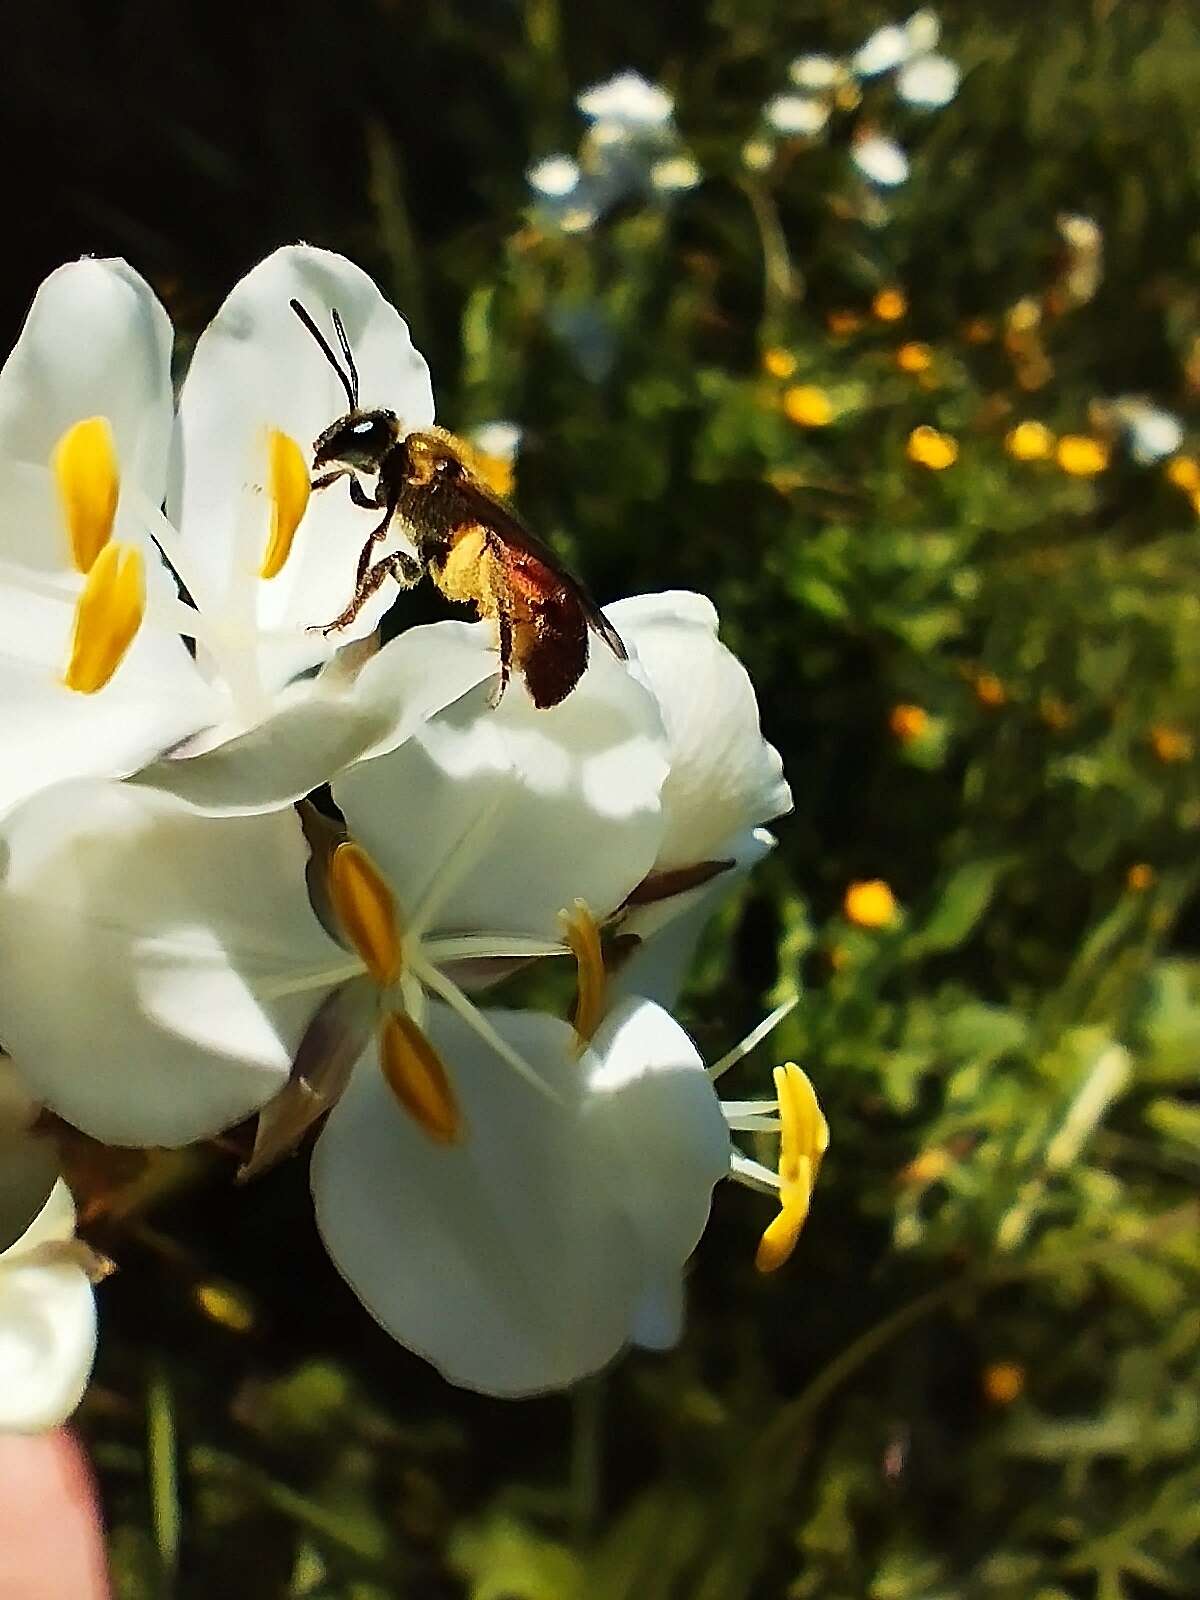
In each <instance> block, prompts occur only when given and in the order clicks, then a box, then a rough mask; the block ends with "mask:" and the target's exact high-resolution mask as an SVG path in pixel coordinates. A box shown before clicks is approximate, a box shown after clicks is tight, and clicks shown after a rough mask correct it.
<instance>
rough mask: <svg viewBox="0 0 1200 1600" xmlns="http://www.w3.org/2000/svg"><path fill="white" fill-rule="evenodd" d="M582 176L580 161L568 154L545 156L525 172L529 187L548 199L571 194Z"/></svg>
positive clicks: (559, 198) (558, 198) (561, 197)
mask: <svg viewBox="0 0 1200 1600" xmlns="http://www.w3.org/2000/svg"><path fill="white" fill-rule="evenodd" d="M580 176H581V174H580V171H579V163H578V162H577V161H576V160H575V159H574V158H573V157H572V156H567V155H553V156H544V157H543V158H542V160H541V161H535V162H534V164H533V166H531V167H530V168H529V170H528V172H527V173H526V174H525V177H526V179H527V181H528V183H529V187H530V188H531V189H533V190H535V191H536V192H537V193H538V194H541V195H545V197H546V198H547V199H548V200H562V199H563V198H564V197H565V196H567V195H569V194H571V193H572V192H573V190H574V189H575V188H576V187H577V186H578V184H579V179H580Z"/></svg>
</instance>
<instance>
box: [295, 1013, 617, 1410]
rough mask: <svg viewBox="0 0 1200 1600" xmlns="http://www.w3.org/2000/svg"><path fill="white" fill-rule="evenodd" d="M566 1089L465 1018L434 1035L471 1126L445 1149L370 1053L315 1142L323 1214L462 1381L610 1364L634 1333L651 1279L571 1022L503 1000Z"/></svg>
mask: <svg viewBox="0 0 1200 1600" xmlns="http://www.w3.org/2000/svg"><path fill="white" fill-rule="evenodd" d="M486 1015H487V1016H488V1017H489V1018H490V1020H491V1021H492V1022H493V1024H495V1025H496V1026H497V1027H499V1028H500V1029H501V1031H502V1032H503V1034H504V1037H505V1038H506V1039H508V1040H509V1042H510V1043H511V1044H512V1045H514V1046H515V1047H516V1048H517V1049H519V1050H521V1051H522V1052H523V1053H524V1055H525V1056H526V1058H527V1059H528V1060H530V1061H531V1062H532V1064H533V1065H534V1067H535V1068H536V1070H537V1071H538V1072H539V1073H541V1074H542V1076H543V1077H544V1078H545V1080H546V1081H547V1082H549V1083H551V1084H552V1085H553V1087H554V1088H555V1089H556V1090H557V1091H558V1092H559V1094H560V1095H561V1096H562V1099H561V1101H558V1102H555V1101H552V1100H550V1099H548V1098H547V1097H546V1096H544V1095H540V1094H537V1093H535V1092H534V1091H532V1090H529V1089H527V1088H526V1087H525V1086H524V1085H522V1084H521V1083H520V1082H519V1081H518V1080H517V1079H515V1078H514V1076H513V1074H512V1073H511V1072H509V1071H508V1070H507V1069H505V1068H504V1067H503V1066H502V1064H501V1063H499V1062H498V1061H497V1060H496V1059H495V1057H494V1056H491V1055H490V1053H489V1052H487V1051H486V1048H485V1047H483V1046H481V1045H480V1043H479V1041H478V1040H477V1039H476V1037H475V1036H474V1035H473V1034H471V1033H469V1032H468V1031H467V1030H466V1028H465V1026H464V1024H463V1023H461V1022H460V1021H459V1020H458V1019H457V1018H456V1017H454V1016H452V1015H450V1014H449V1013H447V1012H446V1011H445V1010H444V1009H443V1008H442V1007H440V1006H434V1007H432V1008H431V1013H430V1019H429V1034H430V1037H431V1039H432V1041H433V1043H434V1045H435V1047H436V1048H437V1049H438V1050H439V1051H440V1052H441V1054H442V1057H443V1059H444V1061H445V1062H446V1063H447V1066H448V1068H449V1071H450V1074H451V1076H452V1079H453V1082H454V1087H455V1090H456V1092H457V1094H458V1097H459V1099H460V1102H461V1106H462V1110H463V1114H464V1117H465V1123H466V1136H465V1138H464V1140H463V1142H462V1143H461V1144H458V1145H455V1146H451V1147H446V1146H440V1145H435V1144H434V1143H432V1141H431V1140H430V1139H428V1138H427V1137H426V1135H425V1134H424V1133H422V1132H421V1130H420V1129H419V1128H418V1127H417V1126H416V1124H415V1123H414V1122H413V1121H412V1120H411V1119H410V1118H409V1117H408V1116H407V1115H406V1114H405V1113H404V1112H403V1111H401V1110H400V1108H399V1106H398V1105H397V1103H396V1101H395V1100H394V1099H393V1098H392V1096H391V1094H390V1091H389V1090H388V1089H387V1088H386V1086H385V1085H384V1082H383V1079H382V1076H381V1074H380V1073H379V1072H378V1071H376V1070H375V1069H374V1066H373V1065H372V1064H371V1063H370V1062H368V1061H363V1062H361V1063H360V1064H359V1066H358V1067H357V1068H356V1069H355V1073H354V1077H353V1079H352V1081H351V1084H350V1087H349V1089H348V1090H347V1092H346V1094H345V1095H344V1097H343V1098H342V1100H341V1101H340V1102H339V1104H338V1105H337V1107H336V1108H335V1109H334V1111H333V1113H332V1115H331V1116H330V1119H329V1122H328V1124H327V1126H326V1128H325V1131H324V1132H323V1133H322V1135H321V1137H320V1139H319V1140H318V1143H317V1147H316V1150H315V1152H314V1154H313V1164H312V1185H313V1198H314V1200H315V1202H316V1209H317V1223H318V1226H319V1228H320V1230H321V1235H322V1238H323V1239H324V1241H325V1245H326V1248H327V1249H328V1251H329V1253H330V1255H331V1256H332V1258H333V1260H334V1262H335V1263H336V1265H337V1267H338V1270H339V1271H340V1272H341V1273H342V1274H343V1276H344V1277H345V1278H346V1280H347V1281H348V1282H349V1284H350V1286H351V1287H352V1288H353V1289H354V1291H355V1293H356V1294H357V1295H358V1296H359V1298H360V1299H361V1300H362V1301H363V1303H364V1304H365V1305H366V1307H367V1308H368V1310H369V1311H370V1312H371V1313H372V1315H373V1316H375V1317H376V1318H377V1319H378V1320H379V1321H380V1322H381V1323H382V1324H383V1326H384V1327H385V1328H386V1329H387V1330H388V1332H389V1333H391V1334H392V1335H393V1337H395V1338H396V1339H398V1340H399V1341H400V1342H401V1343H402V1344H404V1345H407V1346H408V1347H409V1349H411V1350H415V1351H416V1352H417V1353H418V1354H420V1355H423V1356H424V1357H426V1359H427V1360H429V1361H432V1362H433V1364H434V1365H435V1366H436V1367H437V1368H438V1369H439V1371H441V1372H442V1373H443V1374H444V1375H445V1376H446V1377H447V1378H448V1379H449V1380H450V1381H451V1382H452V1383H458V1384H462V1385H464V1386H466V1387H468V1388H472V1389H479V1390H482V1391H484V1392H485V1393H488V1394H501V1395H521V1394H536V1393H539V1392H541V1391H543V1390H546V1389H553V1388H560V1387H562V1386H564V1385H566V1384H569V1383H572V1382H574V1381H575V1380H576V1379H578V1378H581V1377H584V1376H585V1375H587V1374H588V1373H591V1372H595V1371H597V1370H598V1369H599V1368H600V1367H602V1366H604V1365H605V1363H606V1362H608V1361H609V1360H610V1359H611V1358H612V1357H613V1356H614V1355H615V1354H616V1353H617V1352H618V1350H619V1349H620V1348H621V1346H622V1345H623V1344H624V1343H625V1341H626V1339H627V1338H628V1336H629V1332H630V1327H631V1322H632V1312H633V1307H634V1304H635V1302H636V1300H637V1298H638V1296H639V1293H640V1287H641V1282H642V1276H643V1272H642V1262H641V1260H640V1258H639V1252H638V1250H637V1248H636V1240H635V1238H634V1236H633V1230H632V1226H631V1224H630V1222H629V1220H628V1218H627V1217H626V1215H625V1213H624V1211H623V1210H622V1209H621V1207H620V1206H619V1205H618V1204H617V1203H616V1198H615V1196H614V1183H613V1178H614V1174H613V1172H612V1170H611V1169H610V1167H609V1166H608V1164H607V1152H606V1151H605V1150H602V1149H599V1148H597V1147H596V1146H595V1145H594V1144H593V1143H592V1142H591V1141H590V1140H589V1139H588V1138H587V1137H586V1132H585V1129H584V1127H583V1124H582V1122H581V1118H580V1115H579V1099H580V1094H581V1091H582V1088H583V1081H582V1076H581V1071H580V1063H579V1062H578V1061H577V1060H575V1059H574V1058H573V1054H572V1049H571V1030H570V1029H569V1028H568V1027H567V1026H566V1024H564V1023H562V1022H559V1021H557V1020H556V1019H555V1018H552V1017H547V1016H544V1015H540V1014H535V1013H521V1012H499V1011H494V1012H489V1013H486Z"/></svg>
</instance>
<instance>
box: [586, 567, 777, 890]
mask: <svg viewBox="0 0 1200 1600" xmlns="http://www.w3.org/2000/svg"><path fill="white" fill-rule="evenodd" d="M606 615H607V616H608V617H610V618H611V620H612V622H613V623H614V625H615V626H616V628H617V630H618V632H620V633H621V634H622V636H623V637H624V638H625V639H626V642H627V643H629V644H631V645H632V646H633V647H634V648H635V649H636V651H637V659H638V664H639V666H640V667H641V669H642V671H643V672H644V673H645V675H646V679H647V681H648V683H649V685H650V688H651V689H652V691H653V692H654V695H655V698H656V699H657V701H658V703H659V708H660V710H661V712H662V717H663V722H664V723H665V724H666V729H667V749H668V759H669V761H670V773H669V775H668V777H667V781H666V783H665V784H664V785H663V790H662V806H663V815H664V821H665V831H664V835H663V841H662V844H661V845H660V847H659V853H658V857H657V860H656V862H655V866H656V868H657V869H658V870H660V871H661V870H665V869H669V868H671V867H679V866H692V865H695V864H696V863H697V862H701V861H707V860H711V859H714V858H715V855H716V847H717V846H718V845H719V844H721V843H722V842H723V841H724V840H726V839H727V838H729V837H730V836H731V835H734V834H741V833H744V832H745V831H746V830H747V829H750V828H753V827H755V826H756V825H757V824H759V823H762V822H769V821H770V820H771V818H772V817H778V816H781V815H782V814H783V813H784V812H786V811H790V810H791V809H792V795H791V790H790V789H789V788H788V786H787V783H786V782H785V781H784V777H783V767H782V763H781V762H780V759H779V755H778V752H777V751H776V750H775V749H774V747H773V746H772V745H769V744H768V743H767V742H766V740H765V739H764V738H763V736H762V731H761V729H760V726H759V720H758V702H757V700H756V699H755V695H754V688H753V685H752V684H751V682H750V679H749V677H748V675H747V673H746V669H745V668H744V667H743V666H742V664H741V662H740V661H738V659H737V657H736V656H735V655H734V654H733V653H732V651H730V650H728V649H726V647H725V646H724V645H723V644H722V643H721V642H720V640H719V639H718V638H717V614H716V612H715V611H714V609H713V607H712V605H711V604H710V603H709V602H708V601H707V600H705V599H704V598H703V596H701V595H693V594H685V593H667V594H659V595H635V596H633V597H632V598H631V599H628V600H619V601H618V602H617V603H616V604H615V605H612V606H609V607H607V608H606Z"/></svg>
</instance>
